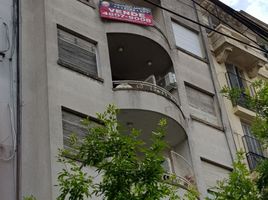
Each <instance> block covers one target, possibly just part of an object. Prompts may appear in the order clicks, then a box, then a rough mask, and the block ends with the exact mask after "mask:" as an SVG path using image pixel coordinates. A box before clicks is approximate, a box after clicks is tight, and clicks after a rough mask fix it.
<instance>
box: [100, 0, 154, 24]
mask: <svg viewBox="0 0 268 200" xmlns="http://www.w3.org/2000/svg"><path fill="white" fill-rule="evenodd" d="M100 16H101V17H102V18H105V19H112V20H117V21H124V22H129V23H134V24H141V25H145V26H153V15H152V11H151V9H150V8H143V7H136V6H129V5H125V4H119V3H113V2H109V1H101V2H100Z"/></svg>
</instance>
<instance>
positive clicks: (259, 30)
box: [209, 0, 268, 42]
mask: <svg viewBox="0 0 268 200" xmlns="http://www.w3.org/2000/svg"><path fill="white" fill-rule="evenodd" d="M209 1H210V2H212V3H213V4H214V5H217V6H219V7H220V8H221V9H223V10H224V11H225V12H226V13H228V14H229V15H230V16H232V17H234V18H235V19H237V20H238V21H239V22H241V23H242V24H244V25H245V26H247V27H248V28H249V29H250V30H252V31H253V32H254V33H256V34H257V35H258V36H260V37H261V38H262V39H264V40H265V41H267V42H268V31H267V29H265V28H263V27H262V26H259V25H258V24H257V23H255V22H253V21H252V20H250V19H249V18H247V17H246V16H244V15H242V14H241V13H239V12H237V11H236V10H234V9H232V8H231V7H229V6H227V5H225V4H224V3H222V2H221V1H219V0H209Z"/></svg>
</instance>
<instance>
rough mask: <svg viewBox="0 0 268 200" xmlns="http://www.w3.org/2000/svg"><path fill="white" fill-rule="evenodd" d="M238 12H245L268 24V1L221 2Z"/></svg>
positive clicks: (225, 0) (227, 0)
mask: <svg viewBox="0 0 268 200" xmlns="http://www.w3.org/2000/svg"><path fill="white" fill-rule="evenodd" d="M220 1H222V2H223V3H225V4H227V5H228V6H230V7H232V8H234V9H236V10H238V11H239V10H244V11H246V12H247V13H249V14H250V15H252V16H254V17H256V18H258V19H259V20H261V21H263V22H265V23H266V24H268V0H220Z"/></svg>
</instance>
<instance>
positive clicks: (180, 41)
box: [172, 22, 203, 57]
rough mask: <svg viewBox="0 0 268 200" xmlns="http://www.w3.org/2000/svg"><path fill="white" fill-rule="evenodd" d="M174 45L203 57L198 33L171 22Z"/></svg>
mask: <svg viewBox="0 0 268 200" xmlns="http://www.w3.org/2000/svg"><path fill="white" fill-rule="evenodd" d="M172 27H173V32H174V36H175V41H176V45H177V46H178V47H181V48H183V49H185V50H186V51H189V52H191V53H193V54H195V55H197V56H199V57H203V52H202V47H201V42H200V38H199V35H198V34H197V33H195V32H193V31H191V30H189V29H187V28H185V27H183V26H181V25H179V24H176V23H174V22H173V23H172Z"/></svg>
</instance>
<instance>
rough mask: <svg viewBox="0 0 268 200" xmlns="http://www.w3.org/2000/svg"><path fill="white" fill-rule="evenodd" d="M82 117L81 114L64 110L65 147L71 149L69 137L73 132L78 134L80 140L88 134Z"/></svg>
mask: <svg viewBox="0 0 268 200" xmlns="http://www.w3.org/2000/svg"><path fill="white" fill-rule="evenodd" d="M82 119H83V117H81V116H78V115H75V114H73V113H71V112H69V111H65V110H62V128H63V145H64V148H65V149H70V143H69V137H70V135H71V134H75V135H77V137H78V140H82V139H83V138H84V137H85V135H86V134H87V129H86V128H85V127H84V126H83V125H81V120H82Z"/></svg>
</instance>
